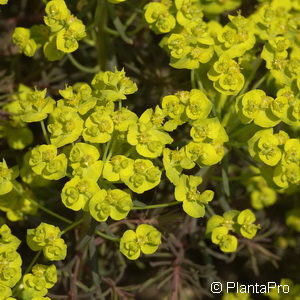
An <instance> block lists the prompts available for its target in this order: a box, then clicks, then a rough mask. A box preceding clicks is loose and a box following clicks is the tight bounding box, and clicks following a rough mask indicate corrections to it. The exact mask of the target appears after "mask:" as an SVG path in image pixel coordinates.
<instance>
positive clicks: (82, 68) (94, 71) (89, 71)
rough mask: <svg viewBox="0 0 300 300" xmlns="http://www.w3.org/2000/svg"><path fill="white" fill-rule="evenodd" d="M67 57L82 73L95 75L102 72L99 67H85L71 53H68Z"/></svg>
mask: <svg viewBox="0 0 300 300" xmlns="http://www.w3.org/2000/svg"><path fill="white" fill-rule="evenodd" d="M67 57H68V59H69V60H70V62H71V63H72V65H73V66H74V67H75V68H77V69H78V70H80V71H82V72H85V73H93V74H95V73H97V72H99V71H100V69H99V66H95V67H94V68H90V67H86V66H83V65H82V64H80V63H79V62H78V61H77V60H76V59H75V58H74V56H73V55H72V54H71V53H67Z"/></svg>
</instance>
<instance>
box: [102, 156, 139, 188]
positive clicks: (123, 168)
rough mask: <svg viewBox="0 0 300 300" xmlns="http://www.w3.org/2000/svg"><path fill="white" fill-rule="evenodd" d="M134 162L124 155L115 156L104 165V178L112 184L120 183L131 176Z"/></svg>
mask: <svg viewBox="0 0 300 300" xmlns="http://www.w3.org/2000/svg"><path fill="white" fill-rule="evenodd" d="M133 163H134V160H132V159H130V158H127V157H126V156H124V155H115V156H113V157H112V158H111V159H110V161H107V162H105V163H104V166H103V177H104V178H105V179H106V180H108V181H111V182H116V181H120V180H121V177H122V178H125V177H127V176H130V175H131V172H132V167H133Z"/></svg>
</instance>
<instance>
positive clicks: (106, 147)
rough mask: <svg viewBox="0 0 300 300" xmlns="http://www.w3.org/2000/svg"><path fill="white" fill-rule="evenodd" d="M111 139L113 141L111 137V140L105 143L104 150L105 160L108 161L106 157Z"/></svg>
mask: <svg viewBox="0 0 300 300" xmlns="http://www.w3.org/2000/svg"><path fill="white" fill-rule="evenodd" d="M111 141H112V138H111V139H110V140H109V142H108V143H106V145H105V148H104V152H103V162H106V161H107V159H106V158H107V153H108V150H109V147H110V144H111Z"/></svg>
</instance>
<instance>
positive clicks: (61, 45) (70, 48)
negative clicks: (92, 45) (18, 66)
mask: <svg viewBox="0 0 300 300" xmlns="http://www.w3.org/2000/svg"><path fill="white" fill-rule="evenodd" d="M45 12H46V15H45V17H44V22H45V25H44V24H40V25H34V26H32V27H31V28H24V27H17V28H16V29H15V31H14V33H13V35H12V40H13V42H14V43H15V44H16V45H17V46H18V48H19V50H20V52H22V53H24V54H25V55H26V56H33V55H34V54H35V53H36V50H37V49H38V48H41V47H43V51H44V54H45V56H46V58H47V59H48V60H50V61H54V60H59V59H61V58H62V57H63V56H64V54H65V53H71V52H74V51H75V50H77V48H78V41H79V40H81V39H83V38H84V37H85V36H86V32H85V26H84V24H83V23H82V21H81V20H79V19H78V18H76V17H75V16H74V15H72V14H71V12H70V10H69V9H68V7H67V5H66V3H65V1H64V0H51V1H49V2H48V3H47V5H46V8H45Z"/></svg>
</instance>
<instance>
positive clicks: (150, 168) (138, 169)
mask: <svg viewBox="0 0 300 300" xmlns="http://www.w3.org/2000/svg"><path fill="white" fill-rule="evenodd" d="M120 178H121V180H122V182H124V183H125V184H126V185H127V186H128V187H129V188H130V189H131V190H132V191H133V192H135V193H138V194H142V193H144V192H145V191H148V190H151V189H153V188H154V187H155V186H157V185H158V184H159V183H160V178H161V171H160V170H159V168H158V167H156V166H154V165H153V163H152V161H150V160H147V159H136V160H135V161H134V163H133V164H132V163H130V164H129V166H128V168H126V170H124V172H121V173H120Z"/></svg>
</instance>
